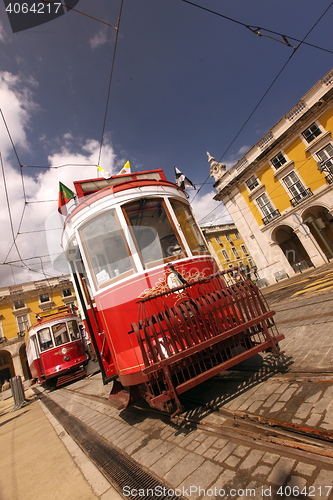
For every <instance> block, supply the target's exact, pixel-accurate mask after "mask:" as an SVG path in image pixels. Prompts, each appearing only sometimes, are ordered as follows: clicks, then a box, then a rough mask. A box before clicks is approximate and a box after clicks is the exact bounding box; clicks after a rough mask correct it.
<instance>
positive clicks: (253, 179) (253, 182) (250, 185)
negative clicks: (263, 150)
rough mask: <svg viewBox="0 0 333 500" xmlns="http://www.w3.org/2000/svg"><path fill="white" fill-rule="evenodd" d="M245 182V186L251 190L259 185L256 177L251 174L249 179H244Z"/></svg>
mask: <svg viewBox="0 0 333 500" xmlns="http://www.w3.org/2000/svg"><path fill="white" fill-rule="evenodd" d="M245 184H246V186H247V188H248V189H249V190H250V191H252V190H253V189H254V188H256V187H257V186H259V180H258V179H257V177H256V176H255V175H251V177H250V178H249V179H247V181H245Z"/></svg>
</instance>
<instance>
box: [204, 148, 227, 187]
mask: <svg viewBox="0 0 333 500" xmlns="http://www.w3.org/2000/svg"><path fill="white" fill-rule="evenodd" d="M207 156H208V163H210V169H209V175H210V176H211V177H214V179H215V181H218V180H219V179H221V177H223V175H224V174H225V172H226V170H227V167H226V166H225V164H224V163H219V162H218V161H216V160H215V158H214V156H212V155H211V154H210V153H208V151H207Z"/></svg>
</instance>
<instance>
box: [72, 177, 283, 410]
mask: <svg viewBox="0 0 333 500" xmlns="http://www.w3.org/2000/svg"><path fill="white" fill-rule="evenodd" d="M74 185H75V189H76V193H77V201H78V203H77V205H76V206H75V207H74V209H73V210H72V212H71V213H70V214H69V215H68V216H67V218H66V221H65V225H64V238H63V246H64V249H65V251H66V257H67V260H68V261H69V264H70V268H71V273H72V278H73V282H74V284H75V288H76V293H77V296H78V298H79V301H80V303H81V308H82V314H83V315H84V318H85V321H86V323H87V327H88V328H89V330H90V332H91V336H92V340H93V343H94V346H95V349H96V351H97V352H98V353H99V357H100V360H99V361H100V367H101V370H102V373H103V377H104V383H107V382H109V381H111V380H113V381H114V382H113V389H112V393H111V396H110V397H111V398H112V399H113V400H116V402H118V407H119V408H121V407H124V406H126V404H127V403H128V402H129V400H130V399H131V397H132V396H133V395H134V393H135V395H138V394H140V395H141V396H142V397H144V398H145V399H146V401H148V403H149V404H150V405H151V406H153V407H157V408H159V409H162V410H166V411H169V412H174V411H179V410H180V409H181V403H180V401H179V396H180V395H181V394H182V393H183V392H185V391H186V390H188V389H190V388H191V387H194V386H195V385H197V384H199V383H201V382H203V381H204V380H207V379H209V378H210V377H212V376H214V375H216V374H217V373H219V372H221V371H223V370H225V369H228V368H231V367H232V366H234V365H236V364H238V363H239V362H241V361H243V360H245V359H247V358H249V357H251V356H253V355H254V354H256V353H258V352H261V351H265V350H272V351H273V353H274V354H276V355H278V353H279V347H278V342H279V341H280V340H281V339H283V338H284V337H283V335H281V334H278V332H277V331H276V329H275V326H274V322H273V319H272V316H273V315H274V311H270V310H269V309H268V307H267V305H266V303H265V301H264V299H263V297H262V295H261V293H260V291H259V290H258V288H257V287H256V285H255V284H254V283H253V282H251V281H249V280H246V279H245V278H241V279H240V280H239V281H236V280H235V279H234V278H233V276H232V273H230V272H229V271H228V272H220V271H219V268H218V266H217V264H216V262H215V260H214V258H213V257H212V256H211V254H210V252H209V250H208V247H207V244H206V241H205V239H204V237H203V235H202V232H201V230H200V228H199V226H198V224H197V223H196V221H195V219H194V216H193V214H192V211H191V208H190V205H189V203H188V200H187V196H186V193H185V192H184V191H183V190H182V189H181V188H179V187H178V186H177V185H175V184H173V183H171V182H169V181H168V180H167V179H166V177H165V175H164V173H163V171H162V170H154V171H148V172H140V173H135V174H127V175H123V176H116V177H111V178H110V179H102V178H100V179H91V180H85V181H78V182H75V183H74Z"/></svg>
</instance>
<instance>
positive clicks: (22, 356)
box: [19, 344, 32, 380]
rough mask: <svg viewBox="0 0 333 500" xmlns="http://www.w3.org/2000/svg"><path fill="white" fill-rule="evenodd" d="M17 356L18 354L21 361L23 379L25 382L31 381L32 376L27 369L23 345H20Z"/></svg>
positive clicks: (25, 352) (25, 351)
mask: <svg viewBox="0 0 333 500" xmlns="http://www.w3.org/2000/svg"><path fill="white" fill-rule="evenodd" d="M19 354H20V360H21V366H22V371H23V375H24V379H25V380H28V379H31V378H32V376H31V372H30V369H29V364H28V358H27V350H26V347H25V344H22V345H21V347H20V350H19Z"/></svg>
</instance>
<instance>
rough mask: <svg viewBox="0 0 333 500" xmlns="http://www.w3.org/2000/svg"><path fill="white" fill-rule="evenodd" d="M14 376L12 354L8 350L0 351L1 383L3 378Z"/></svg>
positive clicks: (7, 378)
mask: <svg viewBox="0 0 333 500" xmlns="http://www.w3.org/2000/svg"><path fill="white" fill-rule="evenodd" d="M12 377H15V370H14V365H13V360H12V356H11V354H10V353H9V352H8V351H5V350H1V351H0V381H1V385H2V384H3V383H4V381H5V380H9V379H10V378H12Z"/></svg>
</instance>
